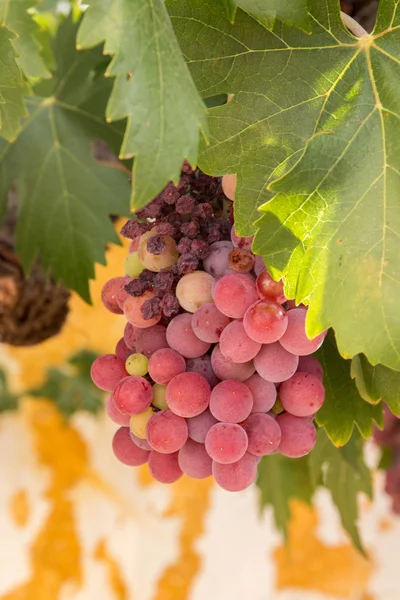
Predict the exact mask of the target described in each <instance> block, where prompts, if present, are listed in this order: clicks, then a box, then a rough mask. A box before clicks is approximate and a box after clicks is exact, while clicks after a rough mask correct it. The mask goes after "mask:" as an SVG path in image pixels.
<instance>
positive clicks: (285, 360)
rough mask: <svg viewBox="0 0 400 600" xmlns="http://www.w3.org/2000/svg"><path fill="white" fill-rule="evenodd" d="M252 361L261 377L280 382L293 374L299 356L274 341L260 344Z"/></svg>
mask: <svg viewBox="0 0 400 600" xmlns="http://www.w3.org/2000/svg"><path fill="white" fill-rule="evenodd" d="M253 362H254V366H255V368H256V371H257V373H258V374H259V375H261V377H263V378H264V379H266V380H267V381H272V382H273V383H280V382H281V381H285V380H286V379H289V377H291V376H292V375H294V373H295V372H296V369H297V365H298V364H299V357H298V356H295V355H294V354H291V353H290V352H287V350H285V349H284V348H283V347H282V346H281V345H280V343H279V342H274V343H273V344H266V345H264V346H262V348H261V350H260V352H259V353H258V354H257V356H256V357H255V359H254V361H253Z"/></svg>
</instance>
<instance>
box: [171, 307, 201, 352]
mask: <svg viewBox="0 0 400 600" xmlns="http://www.w3.org/2000/svg"><path fill="white" fill-rule="evenodd" d="M167 342H168V345H169V346H170V347H171V348H172V349H173V350H176V351H177V352H179V354H182V356H184V357H185V358H197V357H198V356H202V355H203V354H206V352H207V351H208V349H209V348H210V346H211V344H209V343H207V342H203V341H202V340H199V338H198V337H197V336H196V335H195V334H194V332H193V329H192V315H191V314H189V313H183V314H181V315H177V316H176V317H174V318H173V319H172V321H170V322H169V324H168V327H167Z"/></svg>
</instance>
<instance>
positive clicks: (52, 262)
mask: <svg viewBox="0 0 400 600" xmlns="http://www.w3.org/2000/svg"><path fill="white" fill-rule="evenodd" d="M75 33H76V26H75V25H73V24H72V22H71V20H66V21H64V23H63V24H62V25H61V26H60V28H59V30H58V35H57V38H56V40H55V48H54V52H55V57H56V61H57V64H58V70H57V72H56V73H55V74H54V78H53V79H54V94H53V95H52V96H50V97H47V98H38V97H32V98H30V99H29V100H28V101H27V104H28V107H29V113H30V114H29V117H28V118H27V119H26V120H25V121H24V123H23V129H22V132H21V133H20V135H19V137H18V139H17V140H16V142H15V143H14V144H7V143H5V142H4V143H1V142H0V172H1V177H0V208H1V211H2V213H3V214H4V212H5V211H6V208H7V193H8V190H9V189H10V187H11V186H15V188H16V190H17V197H18V202H19V208H20V215H19V219H18V224H17V231H16V234H17V241H16V243H17V251H18V254H19V256H20V258H21V261H22V263H23V265H24V268H25V269H26V270H29V268H30V266H31V265H32V263H33V262H34V260H35V258H36V256H37V255H38V254H40V257H41V260H42V264H43V265H44V266H45V267H46V268H48V269H50V270H51V271H52V272H53V274H54V276H55V277H56V279H57V280H62V281H63V282H64V283H65V284H66V285H67V286H68V287H69V288H72V289H75V290H77V291H78V293H79V294H80V295H81V296H82V297H83V298H84V299H85V300H89V299H90V296H89V287H88V279H90V278H92V277H93V276H94V265H93V263H94V262H103V263H104V249H105V244H106V243H107V242H108V241H113V242H118V237H117V235H116V233H115V231H114V228H113V226H112V224H111V221H110V220H109V218H108V215H109V214H120V215H122V214H127V213H128V197H129V181H128V177H127V175H126V174H125V173H123V172H122V171H121V170H117V169H114V168H110V167H105V166H102V165H100V164H99V163H97V162H96V161H95V160H94V158H93V157H92V152H91V145H92V143H93V142H94V141H95V140H105V141H107V142H108V143H109V145H110V147H111V148H112V150H113V151H117V149H118V148H119V145H120V143H121V140H122V135H123V134H122V128H121V127H117V126H114V125H107V124H106V122H105V120H104V117H103V115H104V110H105V106H106V103H107V99H108V96H109V92H110V87H111V86H110V84H111V82H110V81H109V80H107V79H105V78H104V77H103V74H102V71H101V70H100V72H97V71H96V69H97V68H98V64H99V63H101V62H102V60H103V56H102V52H101V48H96V49H94V50H90V51H85V52H77V51H76V50H75ZM120 125H121V124H120Z"/></svg>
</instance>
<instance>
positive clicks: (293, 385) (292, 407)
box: [279, 372, 325, 417]
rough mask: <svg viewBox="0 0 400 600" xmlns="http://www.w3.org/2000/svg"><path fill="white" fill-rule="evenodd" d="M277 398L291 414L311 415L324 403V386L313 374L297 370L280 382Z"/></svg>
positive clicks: (298, 415) (299, 415)
mask: <svg viewBox="0 0 400 600" xmlns="http://www.w3.org/2000/svg"><path fill="white" fill-rule="evenodd" d="M279 398H280V400H281V402H282V404H283V408H284V409H285V410H286V411H287V412H289V413H290V414H291V415H295V416H296V417H311V416H312V415H314V414H315V413H316V412H317V411H318V410H319V409H320V408H321V406H322V405H323V403H324V400H325V388H324V386H323V384H322V382H321V381H320V380H319V379H318V377H315V375H311V374H310V373H300V372H297V373H295V374H294V375H293V376H292V377H291V378H290V379H288V380H287V381H284V382H283V383H282V384H281V386H280V387H279Z"/></svg>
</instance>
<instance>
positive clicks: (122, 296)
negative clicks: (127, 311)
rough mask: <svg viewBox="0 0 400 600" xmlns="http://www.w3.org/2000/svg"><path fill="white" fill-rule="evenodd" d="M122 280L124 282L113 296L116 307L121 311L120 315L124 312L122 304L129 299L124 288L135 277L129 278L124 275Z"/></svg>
mask: <svg viewBox="0 0 400 600" xmlns="http://www.w3.org/2000/svg"><path fill="white" fill-rule="evenodd" d="M124 279H125V281H124V283H123V285H121V286H120V287H119V288H118V289H117V292H116V294H115V298H116V301H117V304H118V306H119V307H120V309H121V313H123V312H124V302H125V300H126V299H127V298H128V297H129V294H128V292H127V291H126V289H125V286H126V285H128V283H130V282H131V281H133V280H134V279H135V277H129V276H128V275H125V277H124Z"/></svg>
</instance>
